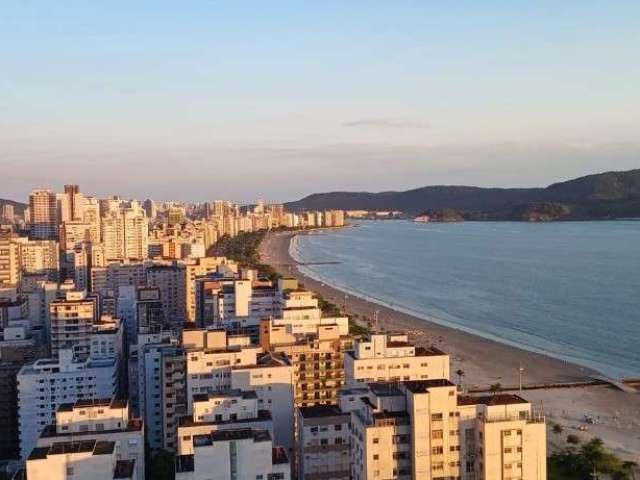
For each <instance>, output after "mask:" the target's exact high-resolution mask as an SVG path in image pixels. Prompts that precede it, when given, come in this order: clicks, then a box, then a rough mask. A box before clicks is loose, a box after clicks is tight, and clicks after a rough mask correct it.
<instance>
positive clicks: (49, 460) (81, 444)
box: [26, 439, 138, 480]
mask: <svg viewBox="0 0 640 480" xmlns="http://www.w3.org/2000/svg"><path fill="white" fill-rule="evenodd" d="M26 474H27V478H28V479H29V480H68V479H70V478H82V479H85V478H86V479H91V480H113V479H119V480H137V479H138V477H137V476H136V462H135V461H134V460H119V459H118V452H117V450H116V442H109V441H97V440H95V439H90V440H73V441H67V442H58V443H54V444H53V445H51V446H47V447H38V448H35V449H34V450H33V451H32V452H31V454H30V455H29V457H28V458H27V459H26Z"/></svg>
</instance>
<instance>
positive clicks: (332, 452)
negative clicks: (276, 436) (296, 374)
mask: <svg viewBox="0 0 640 480" xmlns="http://www.w3.org/2000/svg"><path fill="white" fill-rule="evenodd" d="M296 414H297V422H296V425H297V432H298V433H297V445H298V452H297V461H296V471H297V478H298V479H299V480H316V479H320V478H322V479H326V480H332V479H335V480H340V479H344V480H348V479H349V478H350V477H351V456H350V450H349V442H350V432H349V421H350V419H351V414H350V413H349V412H343V411H341V410H340V408H338V407H337V406H336V405H315V406H313V407H301V408H299V409H297V411H296Z"/></svg>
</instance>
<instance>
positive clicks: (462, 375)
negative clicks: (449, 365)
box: [456, 368, 464, 390]
mask: <svg viewBox="0 0 640 480" xmlns="http://www.w3.org/2000/svg"><path fill="white" fill-rule="evenodd" d="M456 375H458V388H459V389H460V390H464V389H463V388H462V377H464V370H462V369H461V368H459V369H458V370H456Z"/></svg>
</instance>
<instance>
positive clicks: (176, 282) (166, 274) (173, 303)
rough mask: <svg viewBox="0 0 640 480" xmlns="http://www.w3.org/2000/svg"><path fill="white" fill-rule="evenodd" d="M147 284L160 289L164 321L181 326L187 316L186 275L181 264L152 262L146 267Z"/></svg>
mask: <svg viewBox="0 0 640 480" xmlns="http://www.w3.org/2000/svg"><path fill="white" fill-rule="evenodd" d="M147 284H148V285H149V286H150V287H157V288H158V289H159V290H160V300H161V301H162V308H163V309H164V319H165V322H166V323H167V324H168V325H170V326H173V327H176V328H182V326H183V324H184V322H185V320H186V318H187V305H186V298H187V275H186V269H185V266H184V265H183V264H180V263H173V264H154V265H151V266H150V267H149V268H147Z"/></svg>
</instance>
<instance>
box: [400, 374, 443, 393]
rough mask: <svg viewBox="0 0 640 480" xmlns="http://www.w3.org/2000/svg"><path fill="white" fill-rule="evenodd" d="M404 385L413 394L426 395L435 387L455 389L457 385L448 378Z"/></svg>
mask: <svg viewBox="0 0 640 480" xmlns="http://www.w3.org/2000/svg"><path fill="white" fill-rule="evenodd" d="M402 384H403V385H404V386H405V387H406V389H407V390H409V391H410V392H412V393H426V392H427V390H428V389H430V388H435V387H455V384H454V383H453V382H451V381H450V380H447V379H446V378H437V379H432V380H413V381H410V382H402Z"/></svg>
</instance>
